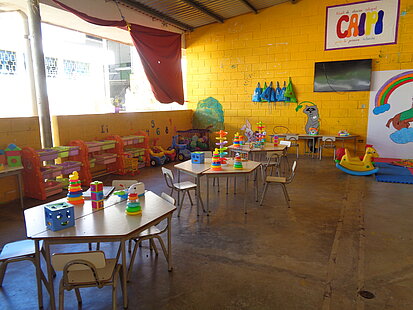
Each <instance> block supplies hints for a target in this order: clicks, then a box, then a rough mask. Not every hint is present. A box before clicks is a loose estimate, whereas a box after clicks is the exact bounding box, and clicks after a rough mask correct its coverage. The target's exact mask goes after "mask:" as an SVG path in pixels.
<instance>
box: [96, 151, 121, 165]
mask: <svg viewBox="0 0 413 310" xmlns="http://www.w3.org/2000/svg"><path fill="white" fill-rule="evenodd" d="M116 157H118V155H117V154H111V153H105V154H97V155H95V156H94V158H96V163H97V164H99V165H107V164H111V163H114V162H116Z"/></svg>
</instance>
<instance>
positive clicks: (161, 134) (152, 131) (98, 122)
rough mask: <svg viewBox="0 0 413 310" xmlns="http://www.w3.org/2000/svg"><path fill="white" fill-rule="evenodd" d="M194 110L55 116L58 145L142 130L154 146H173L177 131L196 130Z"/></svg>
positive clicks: (55, 142) (126, 134)
mask: <svg viewBox="0 0 413 310" xmlns="http://www.w3.org/2000/svg"><path fill="white" fill-rule="evenodd" d="M192 114H193V112H192V110H182V111H160V112H135V113H113V114H90V115H64V116H54V117H53V119H52V121H53V128H54V130H53V139H54V145H68V144H69V142H70V141H72V140H79V139H80V140H84V141H92V140H103V139H105V138H106V137H107V136H109V135H120V136H128V135H133V134H135V133H136V131H138V130H143V131H145V132H148V133H149V138H150V143H151V144H152V142H153V139H154V138H159V140H158V141H157V145H161V146H163V147H165V148H166V147H169V146H171V145H172V136H173V135H175V134H176V130H187V129H191V128H192Z"/></svg>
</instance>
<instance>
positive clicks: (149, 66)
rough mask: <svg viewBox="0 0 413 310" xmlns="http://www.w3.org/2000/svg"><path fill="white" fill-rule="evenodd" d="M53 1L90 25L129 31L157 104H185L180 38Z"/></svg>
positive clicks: (173, 34) (177, 35)
mask: <svg viewBox="0 0 413 310" xmlns="http://www.w3.org/2000/svg"><path fill="white" fill-rule="evenodd" d="M52 1H53V2H55V3H57V4H58V5H60V6H61V7H62V8H63V9H65V10H67V11H69V12H71V13H73V14H75V15H76V16H78V17H80V18H81V19H83V20H85V21H87V22H89V23H92V24H95V25H100V26H111V27H118V28H121V29H125V30H128V28H129V32H130V35H131V37H132V40H133V44H134V45H135V47H136V50H137V51H138V54H139V56H140V58H141V61H142V65H143V68H144V70H145V73H146V76H147V77H148V80H149V83H150V84H151V87H152V91H153V93H154V95H155V98H156V100H158V101H159V102H161V103H171V102H178V103H179V104H184V91H183V85H182V69H181V35H180V34H178V33H173V32H169V31H165V30H159V29H155V28H149V27H145V26H140V25H136V24H128V23H126V22H125V21H124V20H121V21H110V20H103V19H99V18H95V17H92V16H89V15H86V14H84V13H82V12H79V11H76V10H74V9H72V8H70V7H68V6H67V5H65V4H63V3H61V2H59V1H58V0H52Z"/></svg>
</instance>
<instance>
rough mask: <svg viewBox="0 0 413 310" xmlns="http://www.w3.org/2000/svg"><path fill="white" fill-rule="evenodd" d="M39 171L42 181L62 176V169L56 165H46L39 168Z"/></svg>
mask: <svg viewBox="0 0 413 310" xmlns="http://www.w3.org/2000/svg"><path fill="white" fill-rule="evenodd" d="M40 171H41V172H42V175H43V179H51V178H55V177H57V176H58V175H61V174H62V167H60V166H58V165H48V166H44V167H40Z"/></svg>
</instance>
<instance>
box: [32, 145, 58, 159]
mask: <svg viewBox="0 0 413 310" xmlns="http://www.w3.org/2000/svg"><path fill="white" fill-rule="evenodd" d="M36 152H37V154H39V157H40V161H47V160H54V159H56V158H57V156H58V153H59V151H58V150H55V149H52V148H50V149H41V150H37V151H36Z"/></svg>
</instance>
